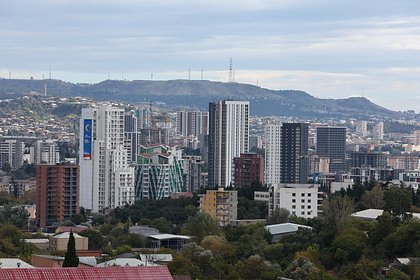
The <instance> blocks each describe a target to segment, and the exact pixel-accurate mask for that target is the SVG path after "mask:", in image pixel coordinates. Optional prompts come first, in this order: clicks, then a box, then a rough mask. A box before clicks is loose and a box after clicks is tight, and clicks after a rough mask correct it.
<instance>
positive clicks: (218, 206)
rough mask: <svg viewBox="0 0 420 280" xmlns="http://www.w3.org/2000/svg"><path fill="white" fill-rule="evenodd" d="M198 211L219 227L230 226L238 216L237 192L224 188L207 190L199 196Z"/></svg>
mask: <svg viewBox="0 0 420 280" xmlns="http://www.w3.org/2000/svg"><path fill="white" fill-rule="evenodd" d="M200 211H202V212H204V213H207V214H209V215H210V217H212V218H213V219H214V220H216V221H218V222H219V224H220V226H227V225H230V224H231V223H233V222H234V221H236V220H237V216H238V192H237V191H226V190H224V188H219V189H217V190H207V191H206V194H204V195H201V196H200Z"/></svg>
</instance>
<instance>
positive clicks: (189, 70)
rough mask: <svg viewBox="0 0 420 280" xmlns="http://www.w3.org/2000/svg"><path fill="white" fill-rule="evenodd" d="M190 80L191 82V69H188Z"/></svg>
mask: <svg viewBox="0 0 420 280" xmlns="http://www.w3.org/2000/svg"><path fill="white" fill-rule="evenodd" d="M188 80H189V81H190V80H191V68H188Z"/></svg>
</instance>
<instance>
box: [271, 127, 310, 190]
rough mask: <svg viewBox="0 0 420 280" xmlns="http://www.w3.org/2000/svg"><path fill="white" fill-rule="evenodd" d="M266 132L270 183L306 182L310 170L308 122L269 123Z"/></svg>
mask: <svg viewBox="0 0 420 280" xmlns="http://www.w3.org/2000/svg"><path fill="white" fill-rule="evenodd" d="M265 135H266V153H265V154H266V170H267V171H266V182H267V184H278V183H292V184H293V183H294V184H298V183H301V184H303V183H306V182H307V180H308V179H307V178H308V173H309V156H308V124H305V123H283V124H281V125H268V126H267V127H266V130H265Z"/></svg>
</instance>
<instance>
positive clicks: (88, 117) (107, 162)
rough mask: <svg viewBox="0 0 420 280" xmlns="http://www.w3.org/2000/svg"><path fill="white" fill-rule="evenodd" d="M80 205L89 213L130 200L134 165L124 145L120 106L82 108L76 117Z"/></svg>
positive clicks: (122, 114)
mask: <svg viewBox="0 0 420 280" xmlns="http://www.w3.org/2000/svg"><path fill="white" fill-rule="evenodd" d="M79 138H80V149H79V163H80V206H81V207H84V208H85V209H87V210H91V211H92V212H93V213H97V212H101V211H104V210H106V209H113V208H115V207H118V206H123V205H125V204H131V203H133V202H134V168H133V167H130V166H129V164H128V161H129V158H128V153H127V150H126V149H125V148H124V109H120V108H114V107H111V106H105V105H101V106H99V107H96V108H83V109H82V116H81V119H80V134H79Z"/></svg>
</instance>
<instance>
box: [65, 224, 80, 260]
mask: <svg viewBox="0 0 420 280" xmlns="http://www.w3.org/2000/svg"><path fill="white" fill-rule="evenodd" d="M78 265H79V258H78V257H77V254H76V241H75V240H74V235H73V231H70V237H69V242H68V243H67V252H66V255H65V257H64V262H63V267H77V266H78Z"/></svg>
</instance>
